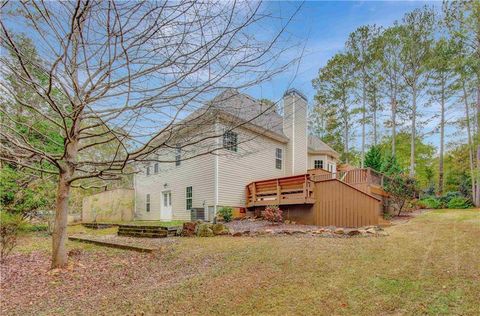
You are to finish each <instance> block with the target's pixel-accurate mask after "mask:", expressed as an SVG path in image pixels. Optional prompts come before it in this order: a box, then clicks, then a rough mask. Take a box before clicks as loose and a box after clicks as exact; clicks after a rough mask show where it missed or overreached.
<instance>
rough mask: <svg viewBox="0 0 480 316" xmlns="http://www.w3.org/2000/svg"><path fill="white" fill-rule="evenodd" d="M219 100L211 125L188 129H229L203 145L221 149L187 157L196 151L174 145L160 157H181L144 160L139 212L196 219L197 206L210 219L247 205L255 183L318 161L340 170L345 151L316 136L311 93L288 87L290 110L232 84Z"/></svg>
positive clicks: (154, 217)
mask: <svg viewBox="0 0 480 316" xmlns="http://www.w3.org/2000/svg"><path fill="white" fill-rule="evenodd" d="M212 104H215V106H214V107H213V106H211V105H209V107H208V111H215V115H214V120H212V121H211V123H210V125H211V126H208V127H205V126H204V125H206V124H203V125H202V127H199V128H194V129H191V130H189V131H187V132H185V134H196V135H198V134H201V133H202V131H201V130H202V129H209V130H210V131H214V132H215V134H216V135H222V136H221V137H213V138H211V139H208V140H205V141H202V142H201V144H200V146H201V147H202V149H203V150H205V148H216V149H217V150H212V152H211V153H210V154H206V155H201V156H198V157H195V158H193V159H186V160H184V159H185V156H186V155H188V154H187V152H186V151H184V150H183V148H182V149H172V150H171V151H169V152H162V153H158V156H157V160H158V161H161V160H162V157H169V158H170V161H174V162H165V163H162V162H157V161H154V160H153V161H152V162H150V163H143V164H141V165H139V166H137V168H139V172H138V173H137V174H136V175H135V180H134V187H135V216H136V218H137V219H140V220H162V221H170V220H189V219H190V216H191V209H202V210H204V211H205V219H207V220H208V219H212V218H213V216H214V214H215V212H216V210H217V209H218V208H219V207H221V206H231V207H234V208H238V209H240V208H244V207H245V186H246V185H247V184H249V183H250V182H253V181H257V180H261V179H269V178H277V177H284V176H290V175H297V174H305V173H306V172H307V170H308V169H314V168H323V169H325V170H328V171H331V172H333V173H335V172H336V165H337V162H338V153H337V152H335V151H334V150H333V149H332V148H330V147H329V146H328V145H326V144H325V143H323V142H322V141H321V140H320V139H319V138H317V137H313V136H309V135H308V132H307V99H306V98H305V97H304V96H303V95H302V94H301V93H300V92H298V91H297V90H294V89H291V90H288V91H287V92H286V93H285V94H284V98H283V113H284V115H283V116H281V115H280V114H278V113H277V112H276V111H275V110H274V109H273V108H268V107H266V106H265V105H264V104H261V103H260V102H259V101H257V100H255V99H253V98H252V97H250V96H248V95H246V94H243V93H239V92H237V91H236V90H227V91H225V92H224V93H222V94H220V95H219V96H217V97H216V98H214V99H213V100H212ZM213 108H214V109H215V110H212V109H213ZM238 122H242V123H241V124H237V123H238ZM232 126H234V127H235V128H232ZM178 142H179V144H180V145H181V140H179V141H178ZM184 155H185V156H184ZM158 157H160V158H158ZM175 157H178V158H179V159H178V161H176V160H175Z"/></svg>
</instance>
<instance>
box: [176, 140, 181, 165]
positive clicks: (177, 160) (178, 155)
mask: <svg viewBox="0 0 480 316" xmlns="http://www.w3.org/2000/svg"><path fill="white" fill-rule="evenodd" d="M181 159H182V148H181V147H180V145H177V147H176V148H175V166H180V161H181Z"/></svg>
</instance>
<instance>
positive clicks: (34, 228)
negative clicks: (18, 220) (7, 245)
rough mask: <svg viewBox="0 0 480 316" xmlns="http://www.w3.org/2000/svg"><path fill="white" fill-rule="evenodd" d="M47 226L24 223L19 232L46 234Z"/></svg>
mask: <svg viewBox="0 0 480 316" xmlns="http://www.w3.org/2000/svg"><path fill="white" fill-rule="evenodd" d="M48 230H49V229H48V224H47V223H45V224H41V223H37V224H31V223H26V224H25V225H22V228H21V231H23V232H48Z"/></svg>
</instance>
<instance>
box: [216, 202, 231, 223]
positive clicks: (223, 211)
mask: <svg viewBox="0 0 480 316" xmlns="http://www.w3.org/2000/svg"><path fill="white" fill-rule="evenodd" d="M218 214H219V215H220V216H222V217H223V220H224V221H225V222H227V223H228V222H230V221H232V218H233V209H232V208H231V207H230V206H223V207H221V208H220V209H219V210H218Z"/></svg>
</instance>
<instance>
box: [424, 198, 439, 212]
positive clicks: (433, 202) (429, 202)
mask: <svg viewBox="0 0 480 316" xmlns="http://www.w3.org/2000/svg"><path fill="white" fill-rule="evenodd" d="M421 203H422V205H424V206H425V208H434V209H436V208H442V202H440V200H439V199H437V198H435V197H433V196H430V197H427V198H424V199H422V200H421Z"/></svg>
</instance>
